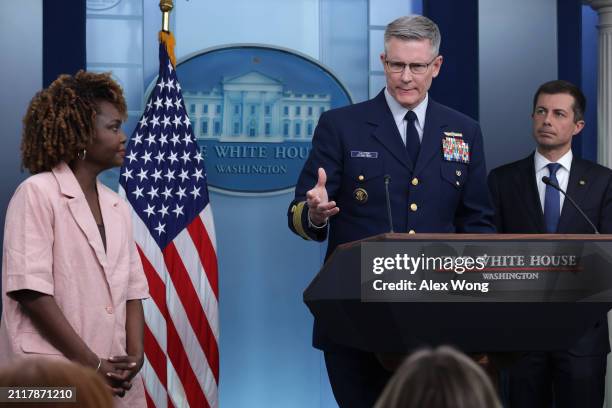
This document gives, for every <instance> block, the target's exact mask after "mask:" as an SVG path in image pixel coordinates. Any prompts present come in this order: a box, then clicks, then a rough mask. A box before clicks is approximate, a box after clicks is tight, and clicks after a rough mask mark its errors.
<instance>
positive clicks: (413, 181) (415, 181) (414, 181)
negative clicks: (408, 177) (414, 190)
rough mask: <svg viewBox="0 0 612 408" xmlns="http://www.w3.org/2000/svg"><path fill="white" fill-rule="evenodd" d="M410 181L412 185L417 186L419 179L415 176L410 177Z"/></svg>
mask: <svg viewBox="0 0 612 408" xmlns="http://www.w3.org/2000/svg"><path fill="white" fill-rule="evenodd" d="M411 183H412V185H413V186H418V185H419V179H418V178H416V177H415V178H413V179H412V182H411Z"/></svg>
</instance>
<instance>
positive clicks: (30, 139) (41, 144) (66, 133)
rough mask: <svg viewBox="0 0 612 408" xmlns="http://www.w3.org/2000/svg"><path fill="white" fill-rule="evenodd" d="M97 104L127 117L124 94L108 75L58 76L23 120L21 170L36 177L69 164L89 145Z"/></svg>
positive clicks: (80, 72)
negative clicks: (102, 102) (106, 104)
mask: <svg viewBox="0 0 612 408" xmlns="http://www.w3.org/2000/svg"><path fill="white" fill-rule="evenodd" d="M100 101H107V102H109V103H110V104H112V105H113V106H114V107H115V108H116V109H117V110H118V111H119V113H120V114H121V116H123V117H126V116H127V106H126V103H125V99H124V97H123V91H122V90H121V87H120V86H119V84H117V82H115V81H114V80H113V79H112V78H111V75H110V73H101V74H98V73H93V72H85V71H82V70H81V71H79V72H77V73H76V74H75V75H74V76H72V75H60V76H59V77H58V78H57V79H56V80H55V81H53V83H51V85H49V87H48V88H46V89H43V90H42V91H40V92H38V93H37V94H36V95H34V98H32V101H31V102H30V105H29V106H28V111H27V112H26V114H25V116H24V118H23V135H22V140H21V160H22V167H23V168H26V169H28V170H29V171H30V173H32V174H36V173H40V172H43V171H49V170H51V169H52V168H53V167H54V166H56V165H57V164H58V163H60V162H62V161H64V162H66V163H70V162H72V161H73V160H74V159H75V158H76V157H77V153H78V152H81V151H82V150H83V149H85V148H86V147H87V146H88V145H89V144H90V143H91V140H92V137H93V136H94V134H95V123H96V110H97V107H98V103H99V102H100Z"/></svg>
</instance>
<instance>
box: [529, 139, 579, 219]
mask: <svg viewBox="0 0 612 408" xmlns="http://www.w3.org/2000/svg"><path fill="white" fill-rule="evenodd" d="M573 157H574V155H573V154H572V150H571V149H570V150H569V151H568V152H567V153H565V154H564V155H563V156H562V157H561V158H560V159H559V160H557V163H559V164H560V165H561V167H559V170H557V181H558V183H559V187H561V190H563V191H567V184H568V182H569V174H570V169H571V167H572V158H573ZM533 161H534V164H535V178H536V185H537V186H538V195H539V196H540V205H541V206H542V212H544V197H545V195H546V184H544V182H543V181H542V177H544V176H548V177H550V172H549V170H548V167H546V165H547V164H549V163H553V162H551V161H550V160H548V159H547V158H546V157H544V156H542V155H541V154H540V153H539V152H538V151H537V150H536V152H535V154H534V156H533ZM559 200H560V204H559V211H561V210H562V209H563V202H564V200H565V195H563V194H562V193H559Z"/></svg>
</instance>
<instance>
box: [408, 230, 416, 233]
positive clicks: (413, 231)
mask: <svg viewBox="0 0 612 408" xmlns="http://www.w3.org/2000/svg"><path fill="white" fill-rule="evenodd" d="M408 233H409V234H416V231H415V230H410V231H408Z"/></svg>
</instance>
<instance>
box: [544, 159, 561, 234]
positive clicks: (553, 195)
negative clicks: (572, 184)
mask: <svg viewBox="0 0 612 408" xmlns="http://www.w3.org/2000/svg"><path fill="white" fill-rule="evenodd" d="M546 167H548V171H549V173H550V175H549V176H548V177H549V178H550V181H552V182H553V183H554V184H556V185H557V186H558V185H559V181H558V180H557V170H559V168H560V167H561V165H560V164H559V163H548V164H547V165H546ZM560 216H561V205H560V200H559V191H558V190H557V189H555V188H554V187H552V186H549V185H548V184H547V185H546V193H545V194H544V223H545V224H546V232H548V233H549V234H554V233H555V232H557V226H558V225H559V217H560Z"/></svg>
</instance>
